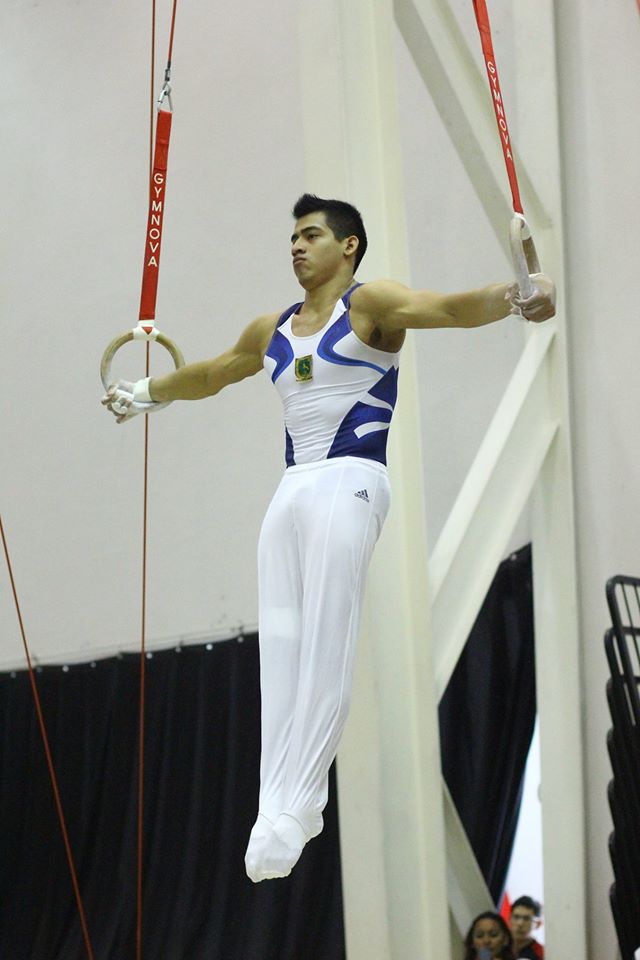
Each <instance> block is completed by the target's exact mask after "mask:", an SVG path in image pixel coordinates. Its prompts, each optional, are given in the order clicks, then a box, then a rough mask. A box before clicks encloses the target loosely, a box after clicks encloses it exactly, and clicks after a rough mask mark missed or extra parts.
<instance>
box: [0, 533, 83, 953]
mask: <svg viewBox="0 0 640 960" xmlns="http://www.w3.org/2000/svg"><path fill="white" fill-rule="evenodd" d="M0 536H1V538H2V547H3V550H4V555H5V559H6V561H7V569H8V571H9V580H10V581H11V590H12V593H13V600H14V604H15V608H16V614H17V617H18V624H19V625H20V634H21V636H22V645H23V647H24V653H25V657H26V660H27V669H28V672H29V680H30V682H31V690H32V693H33V699H34V703H35V707H36V713H37V715H38V726H39V727H40V734H41V736H42V743H43V745H44V752H45V756H46V758H47V767H48V769H49V778H50V780H51V787H52V789H53V797H54V800H55V805H56V811H57V814H58V820H59V822H60V829H61V831H62V839H63V841H64V849H65V852H66V855H67V863H68V864H69V872H70V874H71V883H72V884H73V892H74V894H75V898H76V904H77V906H78V913H79V914H80V924H81V926H82V936H83V939H84V945H85V948H86V951H87V957H88V958H89V960H94V954H93V948H92V946H91V938H90V936H89V927H88V924H87V918H86V914H85V910H84V904H83V902H82V896H81V894H80V886H79V884H78V875H77V872H76V867H75V862H74V859H73V852H72V850H71V843H70V841H69V833H68V831H67V824H66V820H65V816H64V811H63V809H62V800H61V799H60V790H59V789H58V778H57V776H56V771H55V766H54V763H53V757H52V755H51V748H50V746H49V737H48V736H47V729H46V726H45V722H44V714H43V712H42V703H41V701H40V694H39V692H38V684H37V682H36V675H35V671H34V669H33V665H32V662H31V653H30V651H29V644H28V642H27V634H26V631H25V628H24V621H23V619H22V611H21V609H20V601H19V599H18V591H17V589H16V583H15V579H14V576H13V567H12V565H11V558H10V556H9V546H8V544H7V539H6V537H5V533H4V526H3V523H2V517H1V516H0Z"/></svg>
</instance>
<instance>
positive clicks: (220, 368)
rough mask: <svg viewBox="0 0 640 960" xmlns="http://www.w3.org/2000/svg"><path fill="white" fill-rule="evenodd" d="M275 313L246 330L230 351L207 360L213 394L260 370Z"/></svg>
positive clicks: (260, 319) (258, 320)
mask: <svg viewBox="0 0 640 960" xmlns="http://www.w3.org/2000/svg"><path fill="white" fill-rule="evenodd" d="M276 320H277V314H265V315H264V316H261V317H258V318H257V319H256V320H254V321H253V322H252V323H250V324H249V326H248V327H246V328H245V329H244V330H243V331H242V333H241V335H240V337H239V338H238V341H237V343H236V344H235V345H234V346H233V347H231V349H230V350H227V351H225V353H222V354H220V356H219V357H216V358H215V359H214V360H210V361H209V377H210V381H211V386H215V387H217V389H216V390H215V392H216V393H217V392H218V390H221V389H222V387H225V386H228V385H229V384H231V383H238V382H239V381H240V380H245V379H246V378H247V377H252V376H254V374H256V373H258V372H259V371H260V370H262V362H263V359H264V354H265V350H266V349H267V347H268V345H269V341H270V339H271V336H272V334H273V330H274V327H275V324H276Z"/></svg>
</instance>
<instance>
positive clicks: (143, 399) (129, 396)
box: [100, 377, 163, 423]
mask: <svg viewBox="0 0 640 960" xmlns="http://www.w3.org/2000/svg"><path fill="white" fill-rule="evenodd" d="M100 402H101V403H102V404H103V405H104V406H105V407H106V408H107V410H110V411H111V413H112V414H113V415H114V417H115V418H116V423H124V422H125V421H126V420H131V419H132V418H133V417H137V416H138V415H139V414H141V413H153V412H154V411H155V410H158V409H161V408H162V406H163V404H160V403H154V402H153V400H151V397H150V394H149V378H148V377H147V378H145V379H143V380H136V382H135V383H132V382H131V381H130V380H116V382H115V383H111V384H109V386H108V388H107V392H106V393H105V395H104V397H103V398H102V400H101V401H100Z"/></svg>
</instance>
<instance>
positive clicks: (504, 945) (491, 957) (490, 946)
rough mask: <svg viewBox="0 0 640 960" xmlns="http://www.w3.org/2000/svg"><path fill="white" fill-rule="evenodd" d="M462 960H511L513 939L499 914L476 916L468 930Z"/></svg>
mask: <svg viewBox="0 0 640 960" xmlns="http://www.w3.org/2000/svg"><path fill="white" fill-rule="evenodd" d="M464 945H465V948H466V953H465V955H464V960H497V958H500V960H513V957H514V954H513V938H512V936H511V931H510V930H509V927H508V926H507V924H506V923H505V921H504V920H503V919H502V917H501V916H500V914H499V913H493V912H492V911H491V910H486V911H485V912H484V913H480V914H478V916H477V917H476V918H475V920H474V921H473V923H472V924H471V926H470V928H469V932H468V934H467V936H466V937H465V941H464Z"/></svg>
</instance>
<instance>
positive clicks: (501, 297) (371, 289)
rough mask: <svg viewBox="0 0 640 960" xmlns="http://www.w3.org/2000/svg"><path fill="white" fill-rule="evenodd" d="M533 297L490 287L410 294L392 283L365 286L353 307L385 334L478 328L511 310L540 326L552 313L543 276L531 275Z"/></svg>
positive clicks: (508, 287)
mask: <svg viewBox="0 0 640 960" xmlns="http://www.w3.org/2000/svg"><path fill="white" fill-rule="evenodd" d="M531 283H532V287H533V293H532V295H531V296H530V297H528V298H527V299H523V298H521V297H520V295H519V293H518V287H517V284H509V283H495V284H492V285H490V286H488V287H482V288H480V289H478V290H468V291H465V292H463V293H451V294H446V293H436V292H434V291H432V290H411V289H409V288H408V287H405V286H404V285H403V284H401V283H396V282H395V281H393V280H376V281H373V282H372V283H367V284H364V285H363V286H362V287H360V288H359V289H358V290H357V291H356V294H354V297H353V301H352V302H353V304H354V306H355V305H356V303H357V306H358V309H361V310H362V311H363V312H365V313H367V314H369V316H371V317H375V318H376V320H377V325H378V326H379V327H380V328H381V329H383V330H384V331H385V332H387V333H392V332H394V331H401V330H407V329H425V328H433V327H461V328H465V329H468V328H470V327H480V326H483V325H485V324H488V323H494V322H495V321H496V320H501V319H502V318H503V317H507V316H509V314H510V313H512V312H514V309H515V310H517V311H518V312H520V313H521V314H522V316H523V317H524V318H525V319H526V320H530V321H532V322H534V323H542V322H543V321H544V320H549V319H550V318H551V317H553V316H554V314H555V287H554V284H553V281H552V280H551V279H550V278H549V277H548V276H547V275H546V274H543V273H539V274H534V275H532V276H531Z"/></svg>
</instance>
